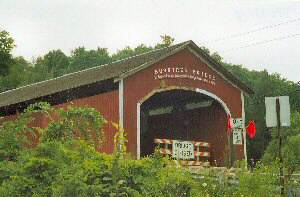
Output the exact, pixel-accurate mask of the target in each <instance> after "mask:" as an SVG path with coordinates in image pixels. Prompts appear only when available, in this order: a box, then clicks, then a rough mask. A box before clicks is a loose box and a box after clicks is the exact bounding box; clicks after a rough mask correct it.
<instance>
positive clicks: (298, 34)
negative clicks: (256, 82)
mask: <svg viewBox="0 0 300 197" xmlns="http://www.w3.org/2000/svg"><path fill="white" fill-rule="evenodd" d="M297 36H300V33H296V34H289V35H286V36H281V37H277V38H273V39H270V40H263V41H259V42H253V43H250V44H247V45H244V46H240V47H234V48H230V49H226V50H223V51H219V52H222V53H224V52H229V51H233V50H237V49H244V48H248V47H253V46H257V45H263V44H267V43H270V42H274V41H280V40H286V39H290V38H294V37H297Z"/></svg>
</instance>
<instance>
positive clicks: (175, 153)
mask: <svg viewBox="0 0 300 197" xmlns="http://www.w3.org/2000/svg"><path fill="white" fill-rule="evenodd" d="M172 157H174V158H177V159H194V157H195V156H194V144H193V143H192V142H189V141H178V140H173V147H172Z"/></svg>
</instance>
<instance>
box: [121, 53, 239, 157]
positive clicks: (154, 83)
mask: <svg viewBox="0 0 300 197" xmlns="http://www.w3.org/2000/svg"><path fill="white" fill-rule="evenodd" d="M178 65H180V66H182V67H187V68H190V69H198V70H199V69H200V70H201V71H205V72H209V73H213V74H214V75H215V77H216V80H215V81H216V85H212V84H208V83H203V82H202V81H198V80H191V79H164V83H165V86H166V87H170V86H178V87H187V88H200V89H204V90H206V91H209V92H211V93H213V94H215V95H217V96H218V97H219V98H221V99H222V100H223V101H224V102H225V103H226V105H227V106H228V108H229V110H230V111H231V113H232V116H233V117H234V118H235V117H241V116H242V102H241V91H240V90H239V89H237V88H235V87H233V86H232V85H231V84H230V83H229V82H227V81H225V80H224V79H223V78H222V77H221V76H219V75H218V74H217V73H216V72H215V71H213V70H212V69H210V68H209V67H208V66H207V65H206V64H205V63H204V62H202V61H200V59H199V58H197V57H196V56H195V55H194V54H193V53H191V52H190V51H189V50H187V49H186V50H183V51H180V52H178V53H176V54H174V55H172V56H169V57H168V58H166V59H163V60H162V61H160V62H158V63H155V64H154V65H152V66H151V67H149V68H147V69H144V70H142V71H139V72H138V73H135V74H134V75H131V76H130V77H128V78H126V79H125V80H124V114H125V115H124V127H125V130H126V131H127V132H128V140H129V144H128V150H129V152H131V153H133V154H134V155H136V150H137V143H136V139H137V132H136V131H137V103H138V102H139V101H140V100H141V99H143V98H144V97H145V96H146V95H148V94H149V93H150V92H152V91H153V90H156V89H160V83H161V82H160V80H155V79H154V75H153V74H154V69H158V68H168V67H172V66H173V67H175V66H178ZM224 132H226V131H224ZM220 143H222V144H226V143H227V140H226V139H222V140H221V139H220ZM236 156H237V159H242V156H243V147H242V146H237V153H236Z"/></svg>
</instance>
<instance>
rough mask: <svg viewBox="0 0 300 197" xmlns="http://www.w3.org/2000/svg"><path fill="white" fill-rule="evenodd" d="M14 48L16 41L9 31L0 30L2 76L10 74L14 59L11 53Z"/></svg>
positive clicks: (0, 71) (0, 74) (0, 66)
mask: <svg viewBox="0 0 300 197" xmlns="http://www.w3.org/2000/svg"><path fill="white" fill-rule="evenodd" d="M14 47H15V45H14V39H13V38H12V37H11V36H10V35H9V33H8V32H7V31H5V30H2V31H1V29H0V76H4V75H7V74H8V71H9V66H10V65H11V64H12V59H13V58H12V55H11V51H12V49H13V48H14Z"/></svg>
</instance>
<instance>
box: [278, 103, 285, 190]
mask: <svg viewBox="0 0 300 197" xmlns="http://www.w3.org/2000/svg"><path fill="white" fill-rule="evenodd" d="M276 114H277V131H278V138H279V144H278V158H279V163H280V168H279V176H280V177H279V180H280V187H281V188H280V194H281V196H283V195H284V177H283V158H282V153H281V145H282V137H281V132H280V130H281V129H280V127H281V126H280V125H281V124H280V103H279V98H276Z"/></svg>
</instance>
